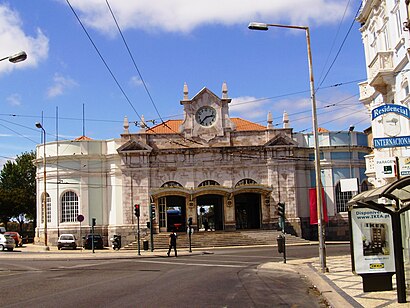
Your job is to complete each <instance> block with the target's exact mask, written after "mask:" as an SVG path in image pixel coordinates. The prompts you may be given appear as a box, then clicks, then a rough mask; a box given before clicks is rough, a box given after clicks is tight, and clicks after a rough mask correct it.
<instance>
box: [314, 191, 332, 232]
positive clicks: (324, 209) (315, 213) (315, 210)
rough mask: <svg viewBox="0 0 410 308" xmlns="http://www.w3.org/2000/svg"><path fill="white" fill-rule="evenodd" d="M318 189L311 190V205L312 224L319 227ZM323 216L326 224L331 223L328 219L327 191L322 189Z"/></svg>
mask: <svg viewBox="0 0 410 308" xmlns="http://www.w3.org/2000/svg"><path fill="white" fill-rule="evenodd" d="M316 199H317V198H316V188H309V203H310V224H311V225H317V200H316ZM322 205H323V209H322V215H323V220H324V221H325V222H328V221H329V218H328V217H327V206H326V198H325V190H324V189H323V188H322Z"/></svg>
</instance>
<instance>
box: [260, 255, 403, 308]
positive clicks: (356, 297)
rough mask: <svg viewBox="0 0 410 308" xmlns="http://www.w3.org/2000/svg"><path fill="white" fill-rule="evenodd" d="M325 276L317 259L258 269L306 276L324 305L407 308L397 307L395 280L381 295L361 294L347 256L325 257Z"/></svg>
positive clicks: (294, 261)
mask: <svg viewBox="0 0 410 308" xmlns="http://www.w3.org/2000/svg"><path fill="white" fill-rule="evenodd" d="M326 265H327V267H328V269H329V272H328V273H322V272H321V268H320V264H319V259H318V258H312V259H310V260H306V259H305V260H287V263H286V264H283V263H280V262H279V263H278V262H268V263H266V264H264V265H263V266H261V268H264V269H281V270H283V269H288V270H293V271H297V272H299V273H300V274H301V275H304V276H306V277H307V278H308V279H309V281H310V282H311V283H312V284H313V285H314V286H315V287H316V288H317V289H318V290H319V291H320V293H321V294H322V295H323V297H324V298H326V300H327V301H328V303H329V304H330V305H331V306H332V307H335V308H339V307H365V308H367V307H406V308H407V307H410V293H409V292H407V300H408V303H404V304H399V303H397V290H396V277H395V276H393V280H392V281H393V290H392V291H383V292H366V293H365V292H363V285H362V278H361V277H360V276H358V275H354V274H353V273H352V271H351V261H350V255H346V256H339V257H327V258H326Z"/></svg>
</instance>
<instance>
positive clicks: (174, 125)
mask: <svg viewBox="0 0 410 308" xmlns="http://www.w3.org/2000/svg"><path fill="white" fill-rule="evenodd" d="M231 120H232V122H233V123H234V124H235V126H236V131H264V130H265V129H266V128H265V127H264V126H262V125H260V124H257V123H254V122H251V121H248V120H244V119H241V118H231ZM182 122H183V121H182V120H168V121H165V122H164V123H161V124H158V125H156V126H154V127H152V128H151V129H149V130H148V131H147V133H148V134H175V133H178V132H179V126H180V125H181V124H182Z"/></svg>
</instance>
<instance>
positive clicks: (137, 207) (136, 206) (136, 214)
mask: <svg viewBox="0 0 410 308" xmlns="http://www.w3.org/2000/svg"><path fill="white" fill-rule="evenodd" d="M134 214H135V216H136V217H140V205H139V204H135V205H134Z"/></svg>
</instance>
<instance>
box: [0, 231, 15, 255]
mask: <svg viewBox="0 0 410 308" xmlns="http://www.w3.org/2000/svg"><path fill="white" fill-rule="evenodd" d="M14 247H16V243H15V242H14V239H13V238H12V237H11V236H10V235H4V234H0V250H5V249H7V250H8V251H13V249H14Z"/></svg>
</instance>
